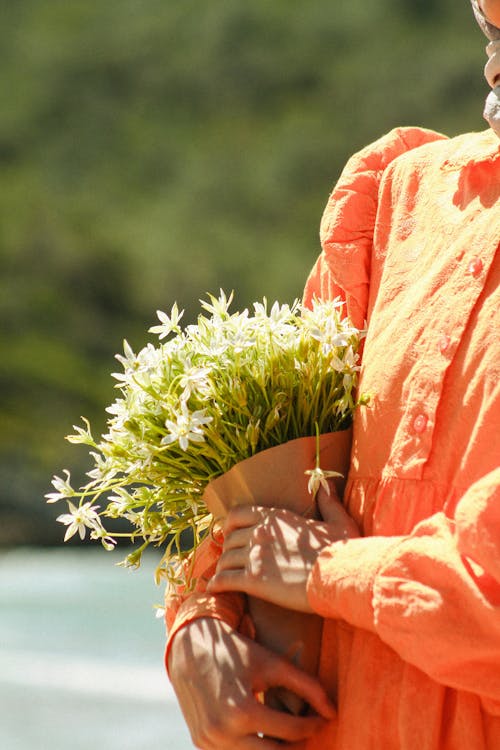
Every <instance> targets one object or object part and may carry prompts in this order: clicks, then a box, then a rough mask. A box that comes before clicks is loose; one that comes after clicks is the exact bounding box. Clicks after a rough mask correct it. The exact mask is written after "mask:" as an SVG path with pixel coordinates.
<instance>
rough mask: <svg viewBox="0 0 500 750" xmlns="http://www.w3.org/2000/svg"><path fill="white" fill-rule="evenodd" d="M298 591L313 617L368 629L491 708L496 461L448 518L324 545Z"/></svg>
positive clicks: (494, 697)
mask: <svg viewBox="0 0 500 750" xmlns="http://www.w3.org/2000/svg"><path fill="white" fill-rule="evenodd" d="M308 596H309V602H310V604H311V606H312V608H313V609H314V610H315V611H316V612H317V613H319V614H321V615H322V616H323V617H328V618H341V619H343V620H345V621H347V622H349V623H350V624H352V625H354V626H356V627H360V628H364V629H366V630H369V631H372V632H374V633H376V634H377V635H378V636H379V637H380V638H381V639H382V640H383V641H384V642H385V643H386V644H388V645H389V646H390V647H391V648H393V649H394V650H395V651H396V652H397V653H398V654H399V655H400V656H401V658H402V659H404V660H405V661H407V662H408V663H410V664H413V665H414V666H416V667H418V668H419V669H420V670H421V671H423V672H425V673H426V674H428V675H429V676H430V677H431V678H433V679H434V680H436V681H437V682H439V683H441V684H443V685H448V686H450V687H453V688H456V689H460V690H467V691H470V692H473V693H475V694H477V695H480V696H481V698H482V700H483V704H484V706H485V708H486V710H489V711H490V712H493V713H495V714H498V715H500V469H497V470H495V471H493V472H491V473H490V474H487V475H486V476H485V477H484V478H483V479H481V480H480V481H478V482H477V483H475V484H474V485H472V487H471V488H470V490H469V491H468V492H467V493H466V494H465V495H464V496H463V497H462V499H461V500H460V502H459V504H458V506H457V509H456V513H455V516H454V518H453V519H450V518H447V517H446V516H445V515H444V514H443V513H438V514H436V515H434V516H432V517H431V518H429V519H427V520H426V521H424V522H422V523H420V524H419V525H418V526H416V527H415V530H414V532H413V533H412V534H411V535H410V536H407V537H406V536H405V537H366V538H360V539H353V540H349V541H347V542H344V543H342V542H336V543H335V544H332V545H331V546H329V547H327V548H326V549H325V550H323V552H322V553H321V554H320V556H319V557H318V560H317V562H316V565H315V567H314V569H313V571H312V573H311V576H310V578H309V582H308Z"/></svg>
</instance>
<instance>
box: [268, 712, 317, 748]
mask: <svg viewBox="0 0 500 750" xmlns="http://www.w3.org/2000/svg"><path fill="white" fill-rule="evenodd" d="M255 720H256V721H258V726H259V727H260V729H261V731H262V733H263V734H264V735H266V736H268V737H274V738H275V739H277V740H286V741H287V742H299V741H300V740H305V739H307V738H308V737H312V736H313V734H315V733H316V732H318V731H319V730H320V729H323V727H324V726H325V720H324V719H323V718H321V717H320V716H292V714H289V713H284V712H282V711H275V710H273V709H271V708H268V707H267V706H259V710H258V712H257V713H256V714H255Z"/></svg>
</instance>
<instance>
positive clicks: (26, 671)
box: [0, 548, 193, 750]
mask: <svg viewBox="0 0 500 750" xmlns="http://www.w3.org/2000/svg"><path fill="white" fill-rule="evenodd" d="M117 559H119V558H113V557H112V555H110V554H107V553H104V552H102V551H101V550H89V551H88V550H77V551H71V550H69V549H68V548H63V549H58V550H51V551H47V550H34V549H19V550H15V551H12V552H9V553H7V554H3V555H2V556H0V748H2V750H32V749H33V748H37V750H67V749H68V748H71V749H72V750H89V749H90V748H92V747H104V748H105V749H106V750H156V749H158V750H191V749H192V748H193V745H192V743H191V741H190V739H189V734H188V732H187V729H186V728H185V726H184V722H183V719H182V716H181V714H180V711H179V708H178V706H177V703H176V700H175V696H174V694H173V691H172V688H171V686H170V684H169V682H168V680H167V678H166V676H165V671H164V667H163V648H164V642H165V635H164V626H163V622H162V620H158V619H155V617H154V610H153V605H154V604H155V603H161V599H162V589H161V588H158V587H156V586H155V584H154V582H153V569H154V564H155V561H154V560H153V559H148V560H146V561H145V562H144V564H143V566H141V569H140V570H139V571H134V572H132V571H125V570H123V569H121V568H117V567H115V566H114V564H113V563H114V561H116V560H117Z"/></svg>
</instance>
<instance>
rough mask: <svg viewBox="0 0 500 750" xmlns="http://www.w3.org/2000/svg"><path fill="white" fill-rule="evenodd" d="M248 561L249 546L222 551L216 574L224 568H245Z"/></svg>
mask: <svg viewBox="0 0 500 750" xmlns="http://www.w3.org/2000/svg"><path fill="white" fill-rule="evenodd" d="M247 563H248V548H247V547H237V548H236V549H229V550H227V551H225V552H223V553H222V555H221V556H220V557H219V560H218V562H217V570H216V575H217V574H218V573H222V571H224V570H244V569H245V568H246V565H247Z"/></svg>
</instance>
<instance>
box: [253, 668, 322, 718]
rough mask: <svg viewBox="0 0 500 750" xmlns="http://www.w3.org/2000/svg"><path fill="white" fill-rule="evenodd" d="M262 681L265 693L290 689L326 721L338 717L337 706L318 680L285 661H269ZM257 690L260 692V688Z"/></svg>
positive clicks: (262, 688)
mask: <svg viewBox="0 0 500 750" xmlns="http://www.w3.org/2000/svg"><path fill="white" fill-rule="evenodd" d="M261 679H262V681H263V685H262V687H261V688H260V689H261V690H262V691H263V692H265V691H266V690H267V689H268V688H271V687H284V688H288V690H291V691H292V693H296V694H297V695H298V696H299V697H300V698H303V699H304V700H305V701H306V703H309V705H310V706H312V708H313V709H314V710H315V711H316V713H318V714H319V715H320V716H323V717H324V718H325V719H333V718H334V717H335V716H336V710H335V706H334V705H333V703H332V702H331V701H330V699H329V698H328V695H327V694H326V692H325V690H324V688H323V687H322V685H321V684H320V683H319V682H318V680H317V679H316V678H314V677H312V676H311V675H309V674H307V672H304V671H302V670H301V669H297V667H295V666H294V665H293V664H290V662H288V661H286V660H285V659H280V658H278V657H277V658H276V659H273V660H272V661H268V663H267V665H266V669H264V670H263V672H262V674H261ZM257 689H258V690H259V686H257Z"/></svg>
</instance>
